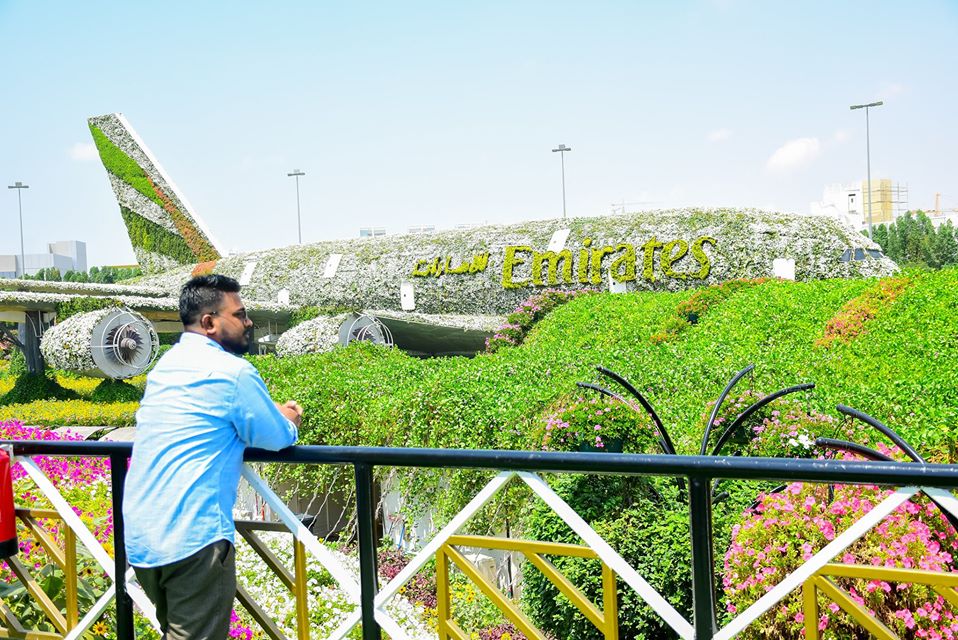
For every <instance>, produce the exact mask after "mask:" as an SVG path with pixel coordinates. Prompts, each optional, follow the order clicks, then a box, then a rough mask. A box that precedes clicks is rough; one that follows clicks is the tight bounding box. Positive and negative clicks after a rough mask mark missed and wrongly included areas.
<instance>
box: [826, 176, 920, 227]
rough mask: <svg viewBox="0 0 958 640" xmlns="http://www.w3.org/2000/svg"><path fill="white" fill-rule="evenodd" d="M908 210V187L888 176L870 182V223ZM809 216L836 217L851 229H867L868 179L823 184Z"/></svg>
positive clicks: (884, 221) (889, 219) (883, 221)
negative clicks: (822, 189)
mask: <svg viewBox="0 0 958 640" xmlns="http://www.w3.org/2000/svg"><path fill="white" fill-rule="evenodd" d="M907 210H908V187H907V186H902V185H900V184H898V183H895V182H892V181H891V179H889V178H882V179H880V180H872V182H871V223H872V224H873V225H876V224H889V223H892V222H894V221H895V218H897V217H898V216H900V215H902V214H903V213H905V211H907ZM810 212H811V214H812V215H825V216H832V217H835V218H839V219H840V220H844V221H845V222H847V223H848V224H850V225H851V226H852V227H853V228H855V229H859V230H860V229H867V228H868V182H867V181H865V180H862V182H861V183H857V184H847V185H843V184H831V185H828V186H827V187H825V190H824V192H823V194H822V200H821V202H813V203H811V207H810Z"/></svg>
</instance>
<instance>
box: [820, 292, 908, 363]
mask: <svg viewBox="0 0 958 640" xmlns="http://www.w3.org/2000/svg"><path fill="white" fill-rule="evenodd" d="M910 283H911V280H910V279H909V278H885V279H883V280H879V281H878V283H877V284H875V286H874V287H872V288H870V289H868V290H867V291H865V292H864V293H862V294H861V295H860V296H858V297H857V298H853V299H851V300H849V301H848V302H847V303H846V304H845V306H844V307H842V309H841V311H839V312H838V313H837V314H836V315H835V317H833V318H832V319H831V320H829V321H828V324H826V325H825V332H824V334H823V335H822V337H821V338H819V339H818V340H816V341H815V346H818V347H825V348H828V347H830V346H831V345H832V344H833V343H835V342H841V343H845V344H847V343H849V342H851V341H852V340H853V339H855V338H856V337H857V336H859V335H861V334H862V333H864V332H865V330H866V329H865V324H866V323H867V322H868V321H869V320H871V319H872V318H874V317H875V316H876V315H878V314H879V313H880V312H881V311H882V310H883V309H884V308H886V307H888V306H889V305H891V303H892V302H894V301H895V298H897V297H898V296H899V295H901V293H902V292H903V291H904V290H905V288H906V287H907V286H908V285H909V284H910Z"/></svg>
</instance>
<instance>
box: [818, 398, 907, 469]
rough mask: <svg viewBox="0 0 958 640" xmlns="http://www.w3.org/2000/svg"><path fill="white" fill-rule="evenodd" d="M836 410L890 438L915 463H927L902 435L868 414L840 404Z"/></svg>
mask: <svg viewBox="0 0 958 640" xmlns="http://www.w3.org/2000/svg"><path fill="white" fill-rule="evenodd" d="M835 408H836V409H838V410H839V411H840V412H841V413H844V414H845V415H846V416H851V417H852V418H855V419H856V420H861V421H862V422H864V423H865V424H867V425H869V426H871V427H874V428H876V429H878V430H879V431H881V432H882V433H883V434H885V435H886V436H888V439H889V440H891V441H892V442H894V443H895V444H896V445H898V447H899V448H900V449H901V450H902V451H904V452H905V455H907V456H908V457H909V458H911V459H912V460H914V461H915V462H924V461H925V459H924V458H923V457H921V455H919V453H918V452H917V451H915V450H914V449H912V448H911V445H910V444H908V443H907V442H905V439H904V438H902V437H901V436H900V435H898V434H897V433H895V431H893V430H892V429H891V428H890V427H888V426H885V425H884V424H882V423H881V422H879V421H878V420H876V419H875V418H873V417H871V416H870V415H868V414H867V413H862V412H861V411H859V410H858V409H852V408H851V407H846V406H845V405H843V404H840V405H838V406H837V407H835Z"/></svg>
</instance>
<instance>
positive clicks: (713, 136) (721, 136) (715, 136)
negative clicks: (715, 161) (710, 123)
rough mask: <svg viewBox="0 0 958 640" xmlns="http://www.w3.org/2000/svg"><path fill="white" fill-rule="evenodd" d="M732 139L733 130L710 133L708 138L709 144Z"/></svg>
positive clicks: (718, 130) (717, 130)
mask: <svg viewBox="0 0 958 640" xmlns="http://www.w3.org/2000/svg"><path fill="white" fill-rule="evenodd" d="M731 137H732V130H731V129H725V128H722V129H716V130H715V131H711V132H709V134H708V136H707V138H708V141H709V142H724V141H725V140H728V139H729V138H731Z"/></svg>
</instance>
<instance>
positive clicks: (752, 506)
mask: <svg viewBox="0 0 958 640" xmlns="http://www.w3.org/2000/svg"><path fill="white" fill-rule="evenodd" d="M787 488H788V485H787V484H780V485H778V486H777V487H775V488H774V489H772V490H771V491H766V492H765V495H766V496H770V495H772V494H773V493H781V492H783V491H785V489H787ZM758 501H759V499H758V498H755V500H753V501H752V504H750V505H749V506H748V509H746V511H754V510H755V508H756V507H758Z"/></svg>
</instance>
